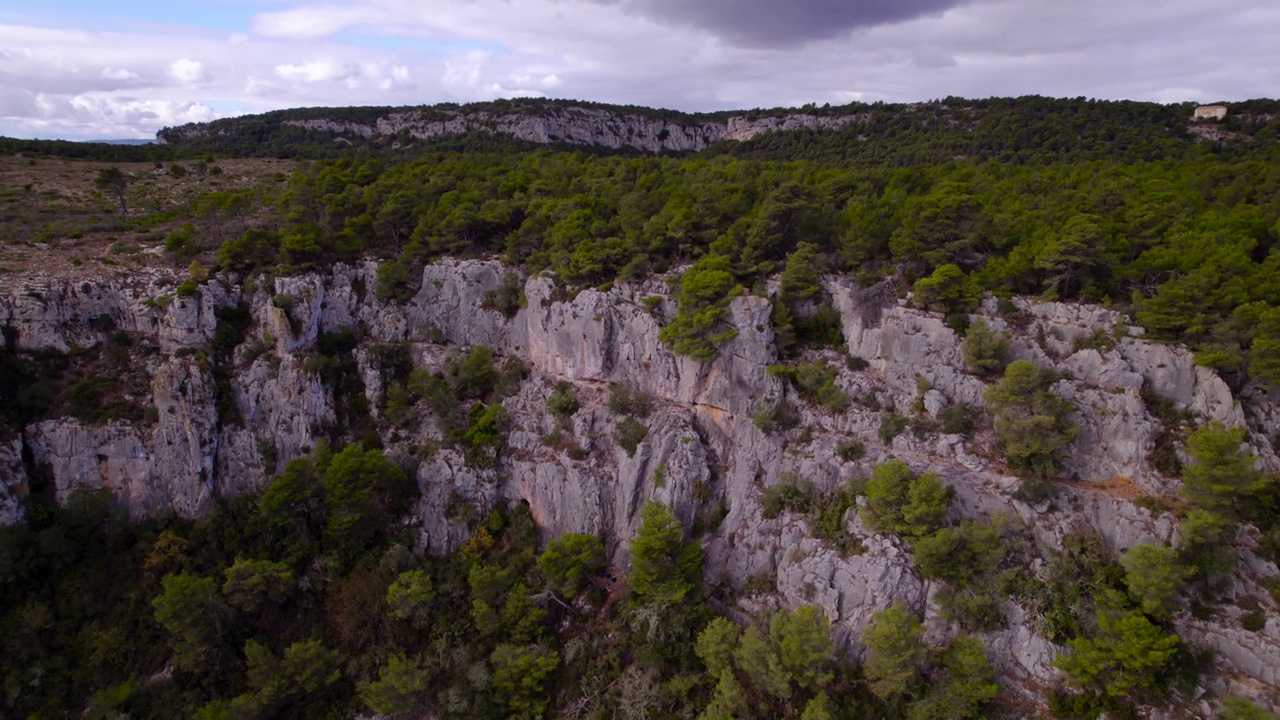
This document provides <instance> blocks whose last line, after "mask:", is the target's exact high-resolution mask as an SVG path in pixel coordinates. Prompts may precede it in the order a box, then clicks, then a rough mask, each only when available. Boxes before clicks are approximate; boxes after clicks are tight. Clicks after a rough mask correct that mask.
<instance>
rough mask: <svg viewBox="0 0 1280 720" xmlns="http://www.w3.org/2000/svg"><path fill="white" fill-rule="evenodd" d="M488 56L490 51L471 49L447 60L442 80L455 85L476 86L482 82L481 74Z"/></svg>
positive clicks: (444, 82) (445, 83)
mask: <svg viewBox="0 0 1280 720" xmlns="http://www.w3.org/2000/svg"><path fill="white" fill-rule="evenodd" d="M488 58H489V53H487V52H485V51H483V50H471V51H469V52H466V53H464V54H461V55H458V56H456V57H454V58H453V59H451V60H446V61H445V63H444V74H443V75H441V77H440V82H441V83H442V84H444V85H449V86H454V87H457V86H462V87H476V86H477V85H479V84H480V75H481V73H482V72H483V71H484V63H485V60H487V59H488Z"/></svg>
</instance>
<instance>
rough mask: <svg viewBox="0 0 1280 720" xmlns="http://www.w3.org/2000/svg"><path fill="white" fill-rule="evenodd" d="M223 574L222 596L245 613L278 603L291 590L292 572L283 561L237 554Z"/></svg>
mask: <svg viewBox="0 0 1280 720" xmlns="http://www.w3.org/2000/svg"><path fill="white" fill-rule="evenodd" d="M224 575H225V576H226V582H224V583H223V584H222V595H223V597H225V598H226V600H227V602H228V603H230V604H231V605H232V607H235V608H237V609H239V610H243V611H244V612H247V613H257V612H259V611H261V610H262V609H263V608H265V607H267V606H268V605H279V604H280V603H282V602H284V600H285V599H286V598H287V597H288V596H289V594H290V593H291V592H292V590H293V584H294V583H293V573H292V572H290V571H289V567H288V566H287V565H285V564H284V563H276V562H271V561H270V560H245V559H243V558H240V559H237V560H236V562H235V564H233V565H232V566H231V567H229V568H227V569H226V571H224Z"/></svg>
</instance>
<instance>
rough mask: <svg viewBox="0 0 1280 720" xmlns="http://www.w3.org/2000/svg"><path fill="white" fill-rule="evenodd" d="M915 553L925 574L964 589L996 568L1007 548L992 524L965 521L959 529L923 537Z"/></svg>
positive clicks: (946, 529)
mask: <svg viewBox="0 0 1280 720" xmlns="http://www.w3.org/2000/svg"><path fill="white" fill-rule="evenodd" d="M912 553H913V554H914V556H915V562H916V566H917V567H918V568H920V574H921V575H924V576H925V577H926V578H930V579H935V580H942V581H945V582H946V583H948V584H950V585H953V586H955V587H957V588H962V587H965V586H967V585H968V584H969V583H970V581H972V580H973V579H974V578H975V577H980V576H981V575H982V574H984V573H988V572H991V571H994V570H995V569H996V566H997V565H998V564H999V563H1000V560H1002V559H1003V558H1004V545H1003V544H1002V543H1001V539H1000V531H999V530H998V529H996V528H995V527H993V526H992V525H990V524H989V523H985V522H976V521H974V520H962V521H960V525H959V526H958V527H956V528H942V529H941V530H938V531H937V532H935V533H934V534H933V535H929V536H927V537H922V538H920V539H919V540H917V541H916V542H915V544H914V545H913V546H912Z"/></svg>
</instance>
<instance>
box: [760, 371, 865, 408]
mask: <svg viewBox="0 0 1280 720" xmlns="http://www.w3.org/2000/svg"><path fill="white" fill-rule="evenodd" d="M769 374H770V375H773V376H774V377H781V378H785V379H787V380H788V381H790V382H791V384H792V386H793V387H795V389H796V391H797V392H799V393H800V397H803V398H804V399H806V400H808V401H810V402H815V403H818V404H819V405H821V406H822V407H824V408H826V409H827V410H829V411H831V412H833V413H839V412H842V411H844V409H845V408H847V407H849V395H848V394H847V393H846V392H845V391H843V390H841V389H840V388H839V387H838V386H837V385H836V368H835V366H833V365H831V364H829V363H828V362H827V360H826V358H822V359H820V360H818V361H817V362H802V363H798V364H796V365H770V366H769Z"/></svg>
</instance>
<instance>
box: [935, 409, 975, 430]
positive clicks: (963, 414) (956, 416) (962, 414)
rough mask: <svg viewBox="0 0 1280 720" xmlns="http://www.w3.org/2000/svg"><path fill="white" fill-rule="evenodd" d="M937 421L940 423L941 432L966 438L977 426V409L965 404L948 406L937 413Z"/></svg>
mask: <svg viewBox="0 0 1280 720" xmlns="http://www.w3.org/2000/svg"><path fill="white" fill-rule="evenodd" d="M938 421H939V422H940V423H942V432H944V433H946V434H948V435H965V436H968V435H969V433H971V432H973V426H974V425H975V424H977V421H978V408H976V407H974V406H973V405H970V404H969V403H965V402H962V403H956V404H955V405H948V406H947V407H945V408H943V409H942V412H940V413H938Z"/></svg>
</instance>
